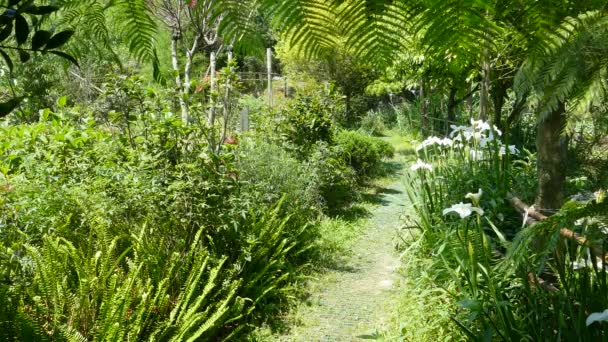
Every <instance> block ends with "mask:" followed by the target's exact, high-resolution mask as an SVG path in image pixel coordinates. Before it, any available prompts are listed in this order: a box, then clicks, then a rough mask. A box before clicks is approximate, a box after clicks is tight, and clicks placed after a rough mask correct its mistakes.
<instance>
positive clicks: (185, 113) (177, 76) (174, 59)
mask: <svg viewBox="0 0 608 342" xmlns="http://www.w3.org/2000/svg"><path fill="white" fill-rule="evenodd" d="M178 40H179V35H178V34H175V33H174V34H173V37H172V38H171V64H172V66H173V72H174V73H175V86H176V87H177V91H178V94H179V106H180V109H181V112H182V120H184V123H187V122H188V121H187V119H188V104H187V103H186V99H185V96H184V84H183V83H182V77H181V73H180V70H179V60H178V58H177V42H178Z"/></svg>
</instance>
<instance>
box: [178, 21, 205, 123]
mask: <svg viewBox="0 0 608 342" xmlns="http://www.w3.org/2000/svg"><path fill="white" fill-rule="evenodd" d="M200 39H201V34H200V33H199V34H197V35H196V36H195V37H194V41H193V42H192V47H191V48H190V50H187V51H186V66H185V67H184V84H183V86H182V94H181V95H182V96H181V97H182V102H183V105H182V121H183V122H184V123H185V124H188V123H189V122H190V115H189V108H188V107H189V103H188V98H189V96H190V72H191V71H192V59H193V57H194V54H195V53H196V49H198V43H199V41H200ZM180 105H181V102H180Z"/></svg>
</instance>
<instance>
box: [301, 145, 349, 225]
mask: <svg viewBox="0 0 608 342" xmlns="http://www.w3.org/2000/svg"><path fill="white" fill-rule="evenodd" d="M342 155H343V151H342V150H341V149H340V147H339V146H328V145H327V144H324V143H318V144H317V146H316V149H315V151H314V152H313V153H312V154H311V156H310V158H309V160H308V165H309V168H310V175H309V177H310V180H311V183H312V184H311V185H313V186H314V187H315V188H316V189H317V192H318V193H319V195H320V196H321V198H322V201H323V208H324V211H325V212H326V213H328V214H330V215H333V214H335V213H337V212H339V211H340V209H342V208H343V207H345V206H347V205H348V204H349V203H351V202H352V201H353V200H355V199H356V197H357V191H356V182H355V179H356V173H355V171H354V170H353V169H352V168H351V167H350V166H349V165H348V164H346V163H345V161H344V159H343V158H341V156H342Z"/></svg>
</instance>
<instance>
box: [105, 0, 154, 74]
mask: <svg viewBox="0 0 608 342" xmlns="http://www.w3.org/2000/svg"><path fill="white" fill-rule="evenodd" d="M113 4H114V6H115V7H116V13H117V20H118V22H120V24H121V29H122V34H123V36H124V37H125V38H126V39H127V41H128V43H129V51H131V53H132V54H133V55H134V56H135V57H137V58H138V59H139V60H141V61H151V62H152V65H153V69H154V77H155V78H157V79H159V78H160V68H159V61H158V56H157V54H156V39H155V36H156V35H157V33H158V31H157V26H156V23H155V22H154V20H153V19H152V16H151V15H150V11H149V9H148V7H147V4H146V1H145V0H116V1H115V2H114V3H113Z"/></svg>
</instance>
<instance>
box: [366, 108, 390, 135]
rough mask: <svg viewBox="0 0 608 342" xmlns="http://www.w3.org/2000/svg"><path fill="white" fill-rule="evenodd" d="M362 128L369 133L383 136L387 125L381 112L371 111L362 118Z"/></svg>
mask: <svg viewBox="0 0 608 342" xmlns="http://www.w3.org/2000/svg"><path fill="white" fill-rule="evenodd" d="M360 129H361V130H362V131H363V132H365V133H367V134H369V135H374V136H382V133H383V132H384V131H385V130H386V125H385V124H384V120H383V119H382V117H381V116H380V115H379V113H377V112H375V111H369V112H367V114H366V115H365V116H364V117H363V118H361V123H360Z"/></svg>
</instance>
